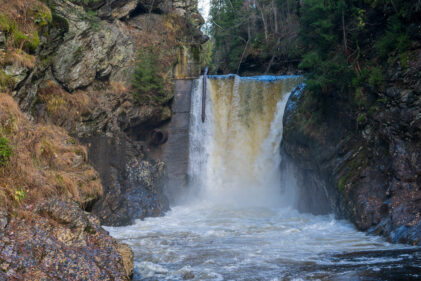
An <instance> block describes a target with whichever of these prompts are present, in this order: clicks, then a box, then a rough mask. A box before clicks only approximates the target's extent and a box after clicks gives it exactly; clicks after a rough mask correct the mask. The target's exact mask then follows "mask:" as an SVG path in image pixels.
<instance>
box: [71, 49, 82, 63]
mask: <svg viewBox="0 0 421 281" xmlns="http://www.w3.org/2000/svg"><path fill="white" fill-rule="evenodd" d="M82 55H83V47H82V46H79V47H78V48H77V49H76V51H74V53H73V59H75V60H79V59H80V58H81V57H82Z"/></svg>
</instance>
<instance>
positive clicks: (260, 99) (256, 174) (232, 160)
mask: <svg viewBox="0 0 421 281" xmlns="http://www.w3.org/2000/svg"><path fill="white" fill-rule="evenodd" d="M301 80H302V78H301V77H299V76H278V77H257V78H240V77H239V76H235V75H230V76H216V77H215V76H214V77H212V76H211V78H210V79H209V81H208V84H207V85H208V92H209V95H208V100H207V101H206V102H207V116H208V118H207V120H206V122H205V123H202V121H201V118H200V116H201V111H202V107H201V102H202V95H201V89H202V79H199V80H198V81H197V84H196V87H195V91H194V94H193V96H192V108H191V110H192V114H191V121H190V122H191V127H190V128H191V129H190V162H189V177H190V180H191V184H190V190H193V191H198V192H200V197H201V198H203V199H205V200H207V201H208V202H212V203H215V204H223V205H230V206H233V205H235V206H239V205H241V206H265V207H268V206H273V207H274V206H278V207H279V206H281V205H282V206H285V203H286V202H283V200H282V199H283V198H285V196H281V189H280V170H279V164H280V161H281V159H280V157H281V154H280V151H279V148H280V145H279V144H280V143H281V138H282V118H283V112H284V108H285V105H286V102H287V100H288V97H289V92H290V91H291V90H292V89H293V88H294V87H295V86H297V84H299V83H300V81H301ZM286 199H288V200H290V199H291V198H286ZM190 201H191V199H190Z"/></svg>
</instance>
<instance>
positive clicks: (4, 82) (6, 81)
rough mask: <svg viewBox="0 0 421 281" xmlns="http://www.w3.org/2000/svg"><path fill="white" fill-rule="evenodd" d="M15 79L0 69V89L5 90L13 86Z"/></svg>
mask: <svg viewBox="0 0 421 281" xmlns="http://www.w3.org/2000/svg"><path fill="white" fill-rule="evenodd" d="M14 85H15V81H14V79H13V77H10V76H9V75H7V74H6V73H5V72H4V70H1V69H0V91H7V90H8V89H11V88H13V86H14Z"/></svg>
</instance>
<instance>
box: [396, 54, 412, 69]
mask: <svg viewBox="0 0 421 281" xmlns="http://www.w3.org/2000/svg"><path fill="white" fill-rule="evenodd" d="M398 57H399V63H400V65H401V67H402V68H408V67H409V63H410V61H411V54H410V52H404V53H401V54H399V56H398Z"/></svg>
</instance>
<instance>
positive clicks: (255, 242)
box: [107, 204, 421, 280]
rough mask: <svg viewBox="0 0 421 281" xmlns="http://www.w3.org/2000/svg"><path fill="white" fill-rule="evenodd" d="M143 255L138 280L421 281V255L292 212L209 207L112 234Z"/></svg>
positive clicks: (327, 219)
mask: <svg viewBox="0 0 421 281" xmlns="http://www.w3.org/2000/svg"><path fill="white" fill-rule="evenodd" d="M107 230H109V231H110V233H111V234H112V235H113V236H114V237H116V238H117V239H120V240H122V241H124V242H125V243H127V244H129V245H130V246H131V247H132V248H133V251H134V253H135V276H134V280H186V279H189V280H421V274H419V273H418V272H421V266H420V264H421V253H420V252H419V251H418V249H416V248H411V247H408V246H404V245H399V244H397V245H396V244H390V243H388V242H386V241H384V240H383V239H382V238H381V237H377V236H369V235H367V234H365V233H362V232H358V231H356V230H355V228H354V227H353V226H352V225H351V224H349V223H348V222H346V221H338V220H335V219H334V218H333V217H331V216H313V215H310V214H300V213H298V212H296V211H294V210H292V209H269V208H261V207H259V208H251V207H250V208H244V209H242V208H237V209H228V208H224V207H221V206H215V205H207V204H201V205H196V206H190V207H175V208H173V209H172V211H170V212H169V213H168V214H167V215H166V216H164V217H159V218H147V219H145V220H144V221H137V223H136V224H134V225H131V226H127V227H107Z"/></svg>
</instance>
